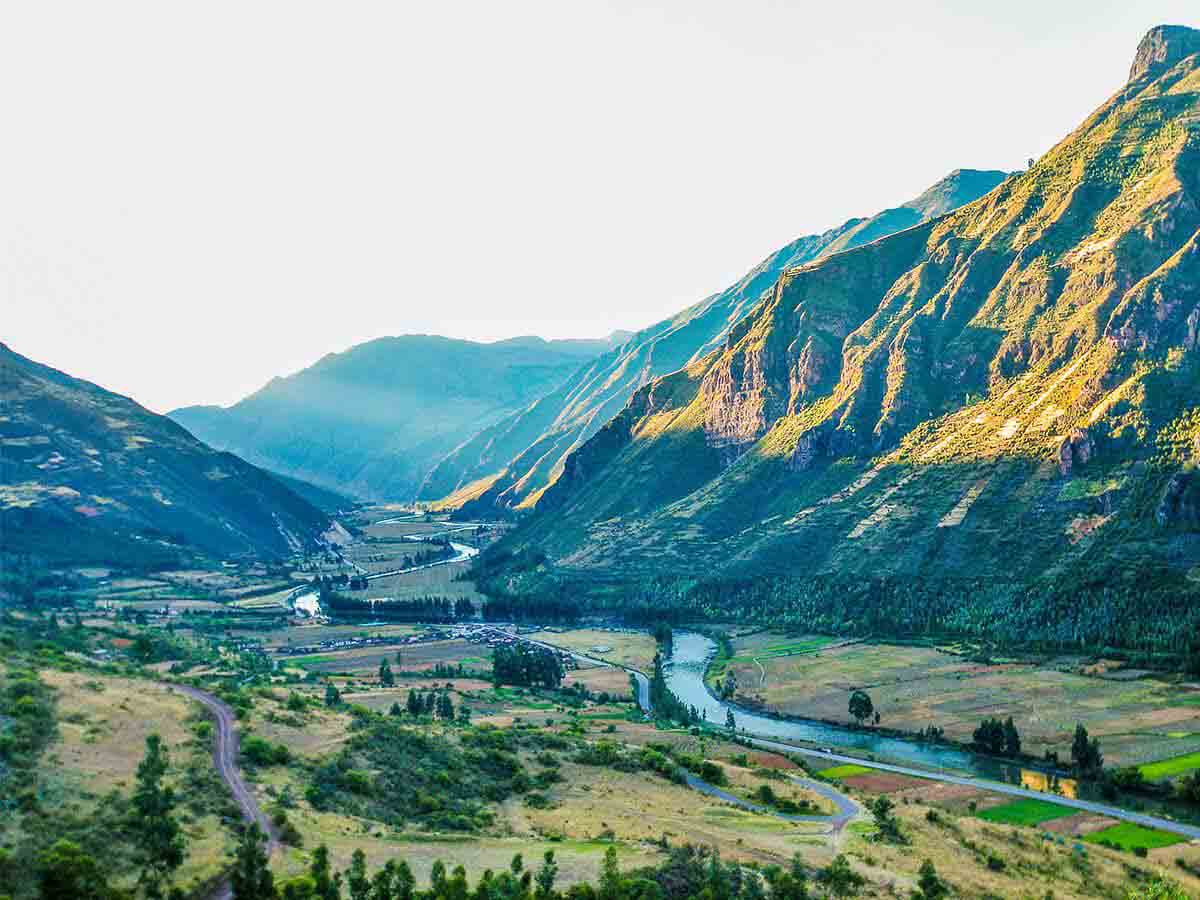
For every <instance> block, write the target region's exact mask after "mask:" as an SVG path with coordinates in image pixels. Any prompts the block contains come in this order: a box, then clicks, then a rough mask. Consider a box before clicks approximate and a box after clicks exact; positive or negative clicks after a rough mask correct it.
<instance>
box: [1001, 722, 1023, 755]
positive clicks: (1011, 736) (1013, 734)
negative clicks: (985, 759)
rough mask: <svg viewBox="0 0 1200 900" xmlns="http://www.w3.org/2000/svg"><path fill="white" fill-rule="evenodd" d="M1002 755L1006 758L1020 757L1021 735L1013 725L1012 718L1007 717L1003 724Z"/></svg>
mask: <svg viewBox="0 0 1200 900" xmlns="http://www.w3.org/2000/svg"><path fill="white" fill-rule="evenodd" d="M1004 753H1005V754H1006V755H1007V756H1020V755H1021V735H1020V734H1019V733H1018V731H1017V726H1016V725H1015V724H1014V723H1013V720H1012V716H1009V717H1008V718H1007V719H1006V720H1005V722H1004Z"/></svg>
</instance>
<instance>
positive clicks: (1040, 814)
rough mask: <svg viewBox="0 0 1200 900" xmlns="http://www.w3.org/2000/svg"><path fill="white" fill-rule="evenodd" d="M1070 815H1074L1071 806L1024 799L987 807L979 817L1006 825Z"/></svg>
mask: <svg viewBox="0 0 1200 900" xmlns="http://www.w3.org/2000/svg"><path fill="white" fill-rule="evenodd" d="M1070 815H1074V810H1072V809H1071V808H1070V807H1069V806H1059V805H1058V804H1057V803H1051V802H1049V801H1048V800H1033V799H1023V800H1014V801H1013V802H1012V803H1003V804H1001V805H999V806H993V807H990V808H988V809H985V810H983V811H982V812H981V813H979V818H981V819H985V820H986V821H988V822H1002V823H1004V824H1005V825H1037V824H1040V823H1042V822H1047V821H1049V820H1051V819H1060V818H1066V817H1067V816H1070Z"/></svg>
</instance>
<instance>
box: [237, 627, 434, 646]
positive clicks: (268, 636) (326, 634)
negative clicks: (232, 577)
mask: <svg viewBox="0 0 1200 900" xmlns="http://www.w3.org/2000/svg"><path fill="white" fill-rule="evenodd" d="M424 630H425V626H423V625H317V624H313V625H286V626H283V627H281V628H276V629H274V630H273V631H250V630H243V629H234V630H233V631H232V632H231V633H232V634H233V635H234V636H235V637H247V638H257V639H258V640H261V641H262V642H263V644H264V645H265V646H267V647H284V646H287V645H288V644H315V643H317V642H318V641H336V640H342V639H344V638H352V637H401V638H402V637H408V636H409V635H413V634H419V633H420V632H422V631H424Z"/></svg>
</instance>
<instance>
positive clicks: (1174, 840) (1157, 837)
mask: <svg viewBox="0 0 1200 900" xmlns="http://www.w3.org/2000/svg"><path fill="white" fill-rule="evenodd" d="M1084 840H1085V841H1088V842H1089V843H1092V844H1115V845H1116V846H1118V847H1120V848H1121V849H1122V850H1134V849H1136V848H1137V847H1145V848H1146V849H1147V850H1156V849H1158V848H1159V847H1170V846H1173V845H1174V844H1182V843H1183V842H1184V841H1186V840H1187V838H1185V837H1182V836H1180V835H1178V834H1171V833H1170V832H1168V831H1159V830H1158V829H1157V828H1144V827H1142V826H1141V825H1135V824H1134V823H1132V822H1121V823H1120V824H1118V825H1113V826H1112V827H1110V828H1105V829H1104V830H1103V831H1093V832H1092V833H1091V834H1089V835H1087V836H1085V837H1084Z"/></svg>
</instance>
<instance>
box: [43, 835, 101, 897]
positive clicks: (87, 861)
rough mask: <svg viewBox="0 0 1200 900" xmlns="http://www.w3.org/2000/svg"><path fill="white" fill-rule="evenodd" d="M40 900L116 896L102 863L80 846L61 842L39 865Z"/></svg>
mask: <svg viewBox="0 0 1200 900" xmlns="http://www.w3.org/2000/svg"><path fill="white" fill-rule="evenodd" d="M37 875H38V886H39V894H38V896H39V897H40V898H41V900H79V898H80V897H88V898H94V900H106V898H109V897H113V896H114V892H113V891H112V889H111V888H110V887H109V885H108V879H107V878H106V877H105V875H104V872H103V870H101V868H100V865H99V863H97V862H96V860H95V858H93V857H92V856H91V855H90V854H88V853H85V852H84V851H83V850H81V849H80V847H79V845H78V844H74V843H72V842H71V841H66V840H60V841H58V842H56V843H55V844H53V845H52V846H51V847H50V848H49V849H48V850H45V851H44V852H43V853H42V854H41V855H40V856H39V857H38V861H37Z"/></svg>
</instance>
